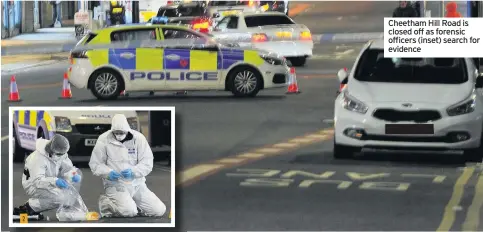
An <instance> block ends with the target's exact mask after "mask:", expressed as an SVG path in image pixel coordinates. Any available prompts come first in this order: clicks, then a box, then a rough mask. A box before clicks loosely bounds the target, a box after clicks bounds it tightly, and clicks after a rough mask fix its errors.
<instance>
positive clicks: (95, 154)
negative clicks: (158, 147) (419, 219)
mask: <svg viewBox="0 0 483 232" xmlns="http://www.w3.org/2000/svg"><path fill="white" fill-rule="evenodd" d="M153 159H154V157H153V153H152V151H151V147H150V146H149V144H148V141H147V140H146V138H145V137H144V135H143V134H141V133H139V132H137V131H135V130H131V128H130V127H129V123H128V122H127V119H126V117H125V116H124V115H122V114H116V115H115V116H114V117H113V118H112V125H111V130H109V131H106V132H105V133H103V134H102V135H100V136H99V138H98V139H97V142H96V145H95V146H94V150H93V151H92V156H91V160H90V162H89V166H90V168H91V170H92V173H93V174H94V175H95V176H99V177H101V178H102V179H103V183H104V191H105V192H104V194H102V195H101V197H100V198H99V208H100V211H101V212H100V213H101V216H102V217H134V216H137V215H143V216H153V217H154V216H159V217H160V216H162V215H163V214H164V213H165V212H166V206H165V204H164V203H163V202H162V201H161V200H160V199H159V198H158V197H157V196H156V194H154V193H153V192H151V190H149V189H148V187H147V186H146V178H145V177H146V176H147V175H148V174H149V173H151V171H152V169H153Z"/></svg>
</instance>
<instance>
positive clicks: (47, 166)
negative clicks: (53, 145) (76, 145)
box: [22, 138, 77, 212]
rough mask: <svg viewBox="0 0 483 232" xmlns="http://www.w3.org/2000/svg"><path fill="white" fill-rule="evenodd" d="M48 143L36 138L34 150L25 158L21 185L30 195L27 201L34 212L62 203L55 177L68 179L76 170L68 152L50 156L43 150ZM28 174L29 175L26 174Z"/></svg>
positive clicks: (52, 207)
mask: <svg viewBox="0 0 483 232" xmlns="http://www.w3.org/2000/svg"><path fill="white" fill-rule="evenodd" d="M48 143H49V140H46V139H41V138H40V139H37V142H36V150H35V151H34V152H33V153H32V154H30V155H29V156H28V157H27V159H26V160H25V167H24V175H23V176H22V186H23V188H24V190H25V192H26V193H27V195H28V196H29V197H30V199H29V201H28V203H29V205H30V207H31V208H32V209H33V210H34V211H35V212H43V211H46V210H51V209H56V208H59V207H60V206H61V204H62V203H64V197H65V196H64V191H63V190H62V189H60V188H59V187H57V186H56V185H55V181H56V180H57V178H63V179H68V177H69V174H70V172H73V171H76V170H77V168H76V167H74V165H73V164H72V161H71V160H70V159H69V157H68V154H64V155H62V156H59V157H58V158H56V159H54V158H50V157H49V154H47V152H46V151H45V146H46V145H47V144H48ZM26 173H28V174H29V176H27V175H26Z"/></svg>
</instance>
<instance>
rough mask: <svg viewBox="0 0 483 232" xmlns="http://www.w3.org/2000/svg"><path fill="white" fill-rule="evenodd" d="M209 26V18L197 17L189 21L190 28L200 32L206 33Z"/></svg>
mask: <svg viewBox="0 0 483 232" xmlns="http://www.w3.org/2000/svg"><path fill="white" fill-rule="evenodd" d="M210 27H211V20H210V19H207V18H197V19H195V20H193V22H191V28H192V29H193V30H196V31H199V32H201V33H208V32H209V31H210V30H209V28H210Z"/></svg>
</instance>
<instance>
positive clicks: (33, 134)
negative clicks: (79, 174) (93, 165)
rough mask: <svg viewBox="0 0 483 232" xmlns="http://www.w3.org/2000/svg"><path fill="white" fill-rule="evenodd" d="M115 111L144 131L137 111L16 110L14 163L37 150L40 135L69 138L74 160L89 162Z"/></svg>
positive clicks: (43, 136)
mask: <svg viewBox="0 0 483 232" xmlns="http://www.w3.org/2000/svg"><path fill="white" fill-rule="evenodd" d="M115 114H124V115H125V116H126V118H127V120H128V122H129V125H130V127H131V128H132V129H133V130H138V131H140V130H141V127H140V122H139V117H138V113H137V112H136V111H104V112H95V111H86V112H81V111H62V110H52V111H50V110H49V111H43V110H19V111H14V115H13V125H12V126H13V136H12V137H13V138H12V143H13V148H14V149H13V159H14V162H23V161H24V159H25V156H26V154H27V155H28V153H29V152H31V151H34V150H35V146H36V141H37V139H38V138H44V139H50V138H52V136H54V134H61V135H63V136H65V137H66V138H67V139H68V140H69V142H70V150H69V152H68V153H69V157H70V159H71V160H72V162H88V161H89V160H90V156H91V153H92V150H93V149H94V145H95V144H96V141H97V138H98V137H99V135H101V134H102V133H104V132H106V131H108V130H110V129H111V121H112V117H113V116H114V115H115Z"/></svg>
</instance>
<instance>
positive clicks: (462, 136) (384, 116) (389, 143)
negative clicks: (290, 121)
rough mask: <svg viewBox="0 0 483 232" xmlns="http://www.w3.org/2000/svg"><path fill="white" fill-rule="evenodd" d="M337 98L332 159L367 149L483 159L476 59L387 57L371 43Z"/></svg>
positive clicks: (344, 74) (481, 81)
mask: <svg viewBox="0 0 483 232" xmlns="http://www.w3.org/2000/svg"><path fill="white" fill-rule="evenodd" d="M338 78H339V81H343V80H344V79H345V78H348V82H347V86H346V87H345V88H344V89H343V90H342V93H341V94H339V95H338V96H337V98H336V100H335V110H334V113H335V116H334V126H335V129H334V130H335V138H334V157H335V158H349V157H351V156H352V155H353V154H354V153H357V152H360V151H362V152H364V151H365V150H369V151H371V150H372V151H378V150H380V151H393V150H397V151H402V152H406V151H417V152H419V151H424V152H428V151H429V152H440V153H457V154H464V155H465V156H467V158H470V159H476V160H479V161H481V157H482V154H483V149H482V145H483V143H482V138H483V137H482V125H483V97H482V92H481V88H482V87H483V76H481V75H480V74H478V72H477V70H476V67H475V66H474V64H473V62H472V60H471V59H470V58H435V59H431V58H410V59H405V58H401V59H399V58H398V59H395V58H393V59H391V58H384V41H383V40H377V41H372V42H369V43H368V44H367V45H366V46H365V47H364V48H363V49H362V51H361V53H360V55H359V57H358V58H357V60H356V62H355V64H354V68H353V69H352V70H350V72H349V71H345V70H344V69H342V70H340V71H339V73H338Z"/></svg>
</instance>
